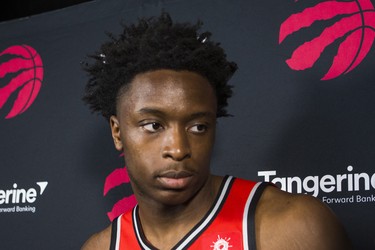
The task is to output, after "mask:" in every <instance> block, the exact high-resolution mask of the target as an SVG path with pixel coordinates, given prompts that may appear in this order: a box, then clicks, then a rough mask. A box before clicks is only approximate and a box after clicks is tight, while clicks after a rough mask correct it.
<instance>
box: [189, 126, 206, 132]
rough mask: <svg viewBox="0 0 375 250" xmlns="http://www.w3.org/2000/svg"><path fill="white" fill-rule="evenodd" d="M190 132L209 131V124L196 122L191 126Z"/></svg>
mask: <svg viewBox="0 0 375 250" xmlns="http://www.w3.org/2000/svg"><path fill="white" fill-rule="evenodd" d="M189 131H190V132H193V133H196V134H201V133H204V132H206V131H207V126H206V125H203V124H196V125H194V126H192V127H190V128H189Z"/></svg>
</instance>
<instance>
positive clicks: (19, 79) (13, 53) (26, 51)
mask: <svg viewBox="0 0 375 250" xmlns="http://www.w3.org/2000/svg"><path fill="white" fill-rule="evenodd" d="M5 56H10V59H9V60H8V61H5V62H3V63H2V64H0V78H4V77H5V76H6V75H9V76H10V77H11V79H10V80H9V82H8V83H7V84H6V85H5V86H4V87H1V88H0V109H1V108H3V106H4V104H5V103H6V102H7V101H8V99H9V97H10V96H11V95H12V94H13V93H15V92H16V91H18V95H17V98H16V100H15V101H14V103H13V106H12V108H11V110H10V112H9V113H8V115H7V116H6V117H5V118H6V119H9V118H13V117H15V116H17V115H20V114H22V113H23V112H25V111H26V110H27V109H28V108H29V107H30V106H31V104H32V103H33V102H34V100H35V98H36V97H37V95H38V93H39V90H40V88H41V85H42V81H43V63H42V59H41V57H40V55H39V54H38V53H37V52H36V50H35V49H33V48H32V47H30V46H28V45H14V46H11V47H9V48H7V49H5V50H4V51H3V52H1V53H0V57H5ZM13 75H14V76H13Z"/></svg>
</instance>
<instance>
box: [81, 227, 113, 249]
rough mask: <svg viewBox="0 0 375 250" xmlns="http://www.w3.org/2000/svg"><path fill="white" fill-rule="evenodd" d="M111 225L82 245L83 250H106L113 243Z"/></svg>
mask: <svg viewBox="0 0 375 250" xmlns="http://www.w3.org/2000/svg"><path fill="white" fill-rule="evenodd" d="M111 231H112V228H111V226H108V227H107V228H106V229H104V230H103V231H101V232H99V233H96V234H94V235H92V236H91V237H90V238H89V239H88V240H87V241H86V242H85V244H84V245H83V246H82V248H81V250H106V249H109V247H110V244H111Z"/></svg>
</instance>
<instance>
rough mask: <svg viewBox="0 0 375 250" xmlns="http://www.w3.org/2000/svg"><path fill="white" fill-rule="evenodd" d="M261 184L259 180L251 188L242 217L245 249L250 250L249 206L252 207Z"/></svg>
mask: <svg viewBox="0 0 375 250" xmlns="http://www.w3.org/2000/svg"><path fill="white" fill-rule="evenodd" d="M260 184H261V182H258V183H257V184H255V186H254V187H253V189H252V190H251V192H250V194H249V197H248V198H247V201H246V204H245V209H244V214H243V217H242V218H243V219H242V232H243V233H242V237H243V247H244V250H249V238H248V225H247V224H248V222H249V218H248V215H249V208H250V204H251V201H252V200H253V198H254V195H255V193H256V191H257V189H258V187H259V185H260ZM254 240H255V239H254Z"/></svg>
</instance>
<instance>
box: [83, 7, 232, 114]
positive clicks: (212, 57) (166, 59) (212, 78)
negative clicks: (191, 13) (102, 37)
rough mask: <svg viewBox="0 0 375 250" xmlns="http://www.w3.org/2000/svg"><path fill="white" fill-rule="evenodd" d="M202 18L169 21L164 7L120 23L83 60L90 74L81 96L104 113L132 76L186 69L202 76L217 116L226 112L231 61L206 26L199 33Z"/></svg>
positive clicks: (114, 106) (113, 109) (110, 111)
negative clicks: (119, 29) (211, 92)
mask: <svg viewBox="0 0 375 250" xmlns="http://www.w3.org/2000/svg"><path fill="white" fill-rule="evenodd" d="M201 26H202V23H201V22H197V24H195V25H192V24H189V23H174V22H173V21H172V20H171V18H170V16H169V15H168V14H167V13H162V14H161V16H160V17H158V18H149V19H145V18H144V19H140V20H139V22H138V23H137V24H135V25H124V30H123V33H122V34H120V35H119V36H118V37H115V36H114V35H113V34H109V36H110V38H111V40H110V41H109V42H106V43H104V44H103V45H102V46H101V48H100V50H99V51H98V52H97V53H96V54H95V55H92V56H91V57H92V58H94V59H95V61H94V62H93V63H92V64H85V65H84V69H85V70H86V71H87V72H88V73H89V75H90V77H91V78H90V80H89V82H88V84H87V86H86V91H85V95H84V97H83V100H84V101H85V102H86V103H87V104H88V105H89V106H90V108H91V110H92V111H94V112H99V113H101V114H102V115H103V116H104V117H105V118H107V119H109V118H110V117H111V115H116V111H117V100H118V98H119V96H120V95H121V94H123V93H124V91H126V90H127V88H128V85H129V84H130V82H131V81H132V79H133V78H134V77H135V76H136V75H138V74H140V73H145V72H148V71H153V70H158V69H172V70H177V71H179V70H187V71H192V72H195V73H198V74H200V75H201V76H203V77H205V78H206V79H207V80H208V82H209V83H210V84H211V85H212V86H213V88H214V90H215V94H216V97H217V108H218V109H217V117H221V116H227V115H228V114H227V111H226V106H227V99H228V98H229V97H231V95H232V91H231V86H230V85H228V81H229V79H230V78H231V76H232V75H233V73H234V72H235V71H236V69H237V66H236V64H235V63H233V62H229V61H227V59H226V54H225V52H224V51H223V49H222V48H221V47H220V46H219V44H218V43H215V42H213V41H211V40H210V36H211V34H210V33H209V32H204V33H199V29H200V28H201Z"/></svg>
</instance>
